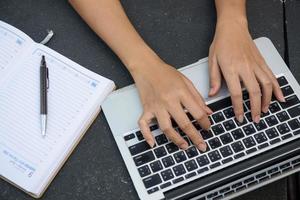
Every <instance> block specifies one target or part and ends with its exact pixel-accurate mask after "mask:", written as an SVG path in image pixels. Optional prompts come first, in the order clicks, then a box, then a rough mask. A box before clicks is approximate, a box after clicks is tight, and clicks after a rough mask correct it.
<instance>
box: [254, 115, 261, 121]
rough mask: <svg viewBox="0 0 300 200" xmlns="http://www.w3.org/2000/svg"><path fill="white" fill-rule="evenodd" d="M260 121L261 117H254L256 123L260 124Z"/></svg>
mask: <svg viewBox="0 0 300 200" xmlns="http://www.w3.org/2000/svg"><path fill="white" fill-rule="evenodd" d="M259 121H260V116H259V115H257V116H256V117H254V122H255V123H259Z"/></svg>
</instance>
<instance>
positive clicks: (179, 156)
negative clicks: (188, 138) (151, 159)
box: [173, 151, 187, 163]
mask: <svg viewBox="0 0 300 200" xmlns="http://www.w3.org/2000/svg"><path fill="white" fill-rule="evenodd" d="M173 156H174V158H175V160H176V162H177V163H180V162H183V161H185V160H186V159H187V158H186V156H185V154H184V152H183V151H179V152H177V153H175V154H174V155H173Z"/></svg>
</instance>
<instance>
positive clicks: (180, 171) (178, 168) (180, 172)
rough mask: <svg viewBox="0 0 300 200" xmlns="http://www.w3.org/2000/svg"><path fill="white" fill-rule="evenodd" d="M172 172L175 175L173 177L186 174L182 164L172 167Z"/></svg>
mask: <svg viewBox="0 0 300 200" xmlns="http://www.w3.org/2000/svg"><path fill="white" fill-rule="evenodd" d="M173 171H174V173H175V176H181V175H183V174H185V173H186V171H185V169H184V166H183V164H180V165H177V166H175V167H173Z"/></svg>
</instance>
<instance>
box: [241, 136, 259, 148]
mask: <svg viewBox="0 0 300 200" xmlns="http://www.w3.org/2000/svg"><path fill="white" fill-rule="evenodd" d="M243 143H244V145H245V147H246V148H247V149H249V148H251V147H253V146H255V145H256V143H255V141H254V139H253V137H252V136H250V137H247V138H245V139H243Z"/></svg>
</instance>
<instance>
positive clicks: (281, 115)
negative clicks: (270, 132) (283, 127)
mask: <svg viewBox="0 0 300 200" xmlns="http://www.w3.org/2000/svg"><path fill="white" fill-rule="evenodd" d="M276 116H277V118H278V119H279V121H280V122H284V121H286V120H288V119H290V117H289V116H288V114H287V112H286V111H282V112H279V113H277V114H276Z"/></svg>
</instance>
